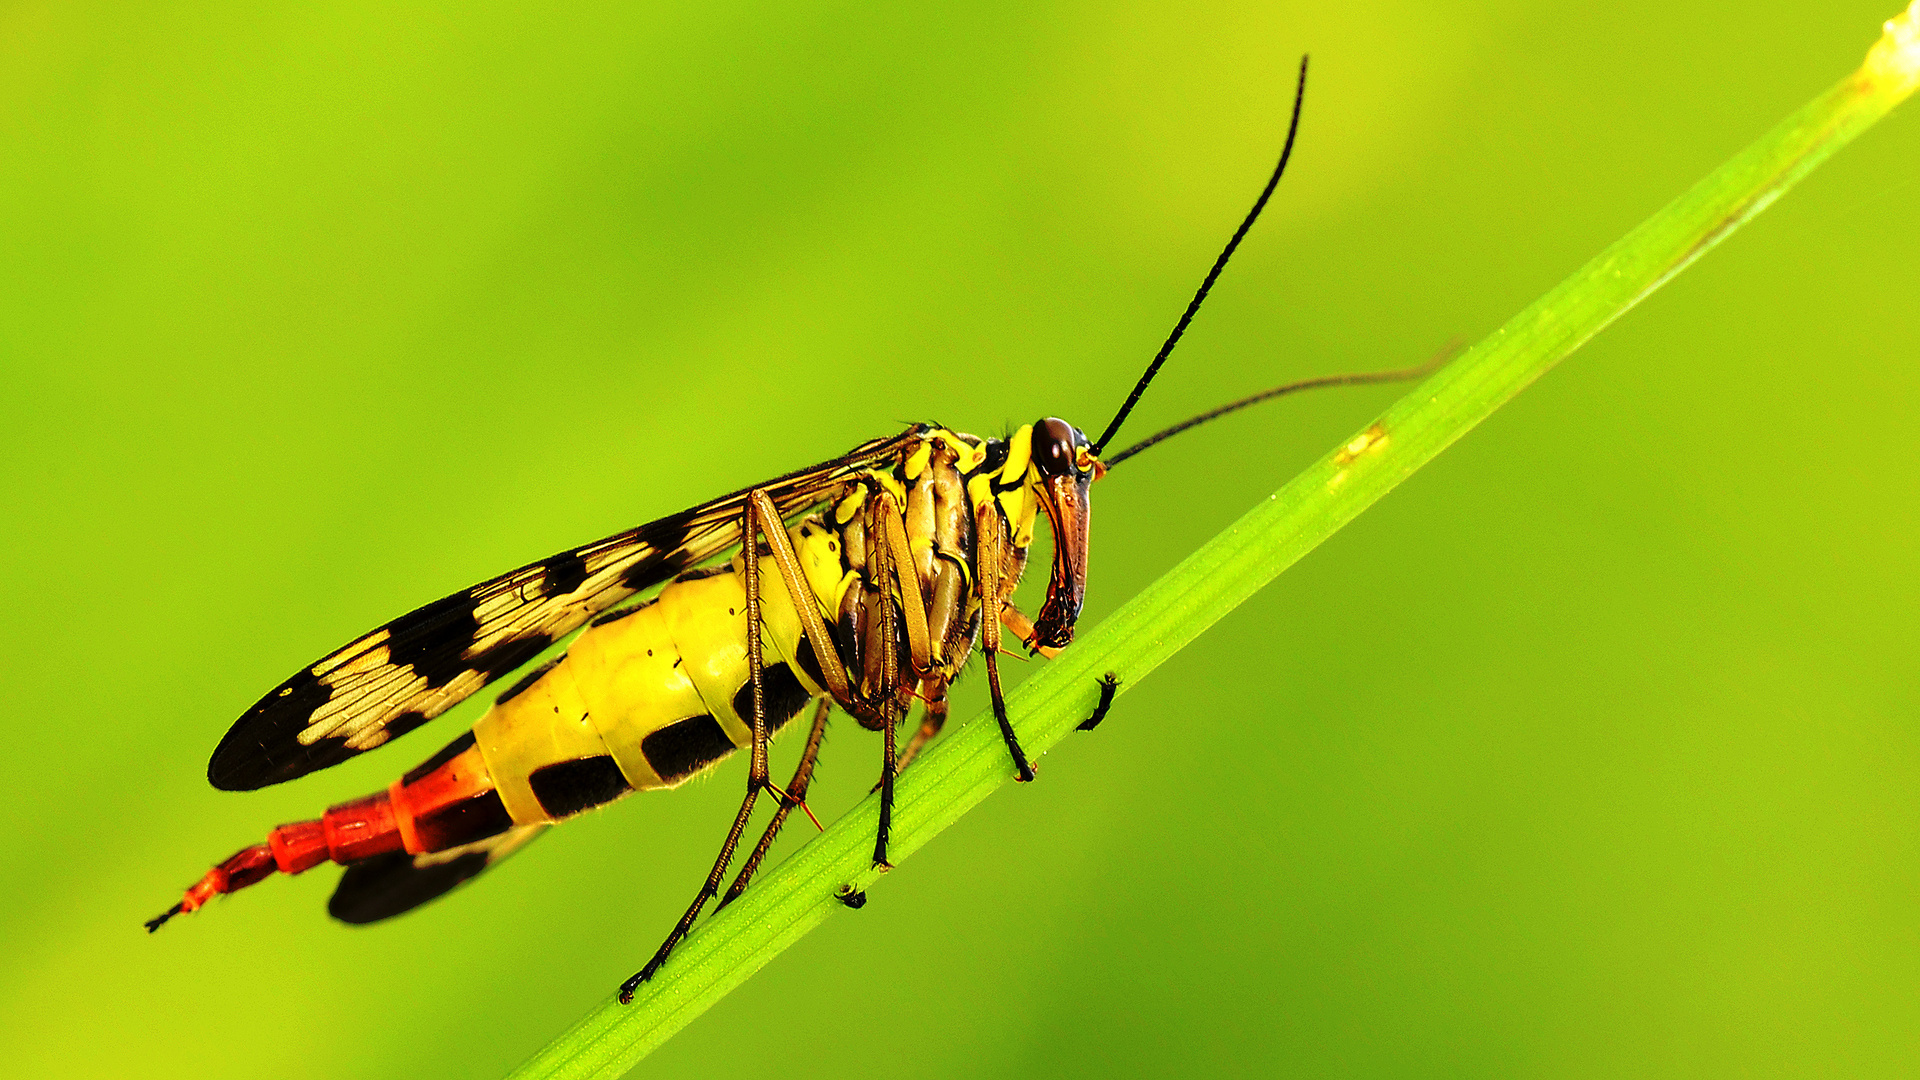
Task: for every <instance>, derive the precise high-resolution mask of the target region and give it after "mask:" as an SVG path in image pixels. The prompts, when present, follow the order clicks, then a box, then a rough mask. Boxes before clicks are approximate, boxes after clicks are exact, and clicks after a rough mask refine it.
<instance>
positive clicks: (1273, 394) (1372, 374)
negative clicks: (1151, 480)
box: [1103, 338, 1464, 469]
mask: <svg viewBox="0 0 1920 1080" xmlns="http://www.w3.org/2000/svg"><path fill="white" fill-rule="evenodd" d="M1463 344H1464V343H1463V342H1462V341H1461V340H1460V339H1458V338H1456V339H1454V340H1453V341H1450V342H1448V343H1447V344H1446V345H1445V346H1444V347H1442V348H1441V350H1440V351H1439V352H1437V353H1435V354H1433V356H1431V357H1429V358H1428V359H1427V360H1426V362H1425V363H1421V364H1418V365H1415V366H1414V367H1409V368H1394V369H1393V370H1391V371H1355V372H1349V373H1347V374H1344V375H1318V376H1315V377H1314V378H1311V379H1301V380H1300V381H1299V382H1290V383H1286V384H1284V385H1281V386H1276V387H1274V388H1273V389H1271V390H1262V391H1260V392H1259V393H1257V394H1248V395H1247V396H1246V397H1243V398H1241V399H1240V400H1239V401H1229V402H1227V403H1226V404H1225V405H1222V406H1220V407H1219V408H1217V409H1208V410H1207V411H1206V412H1203V413H1201V414H1200V415H1199V416H1194V417H1189V418H1187V419H1185V420H1182V421H1180V422H1179V423H1177V424H1175V425H1173V426H1172V427H1170V428H1165V429H1162V430H1160V431H1156V432H1154V433H1153V434H1152V435H1149V436H1147V437H1146V438H1144V439H1141V440H1140V441H1139V442H1137V443H1134V444H1133V445H1132V446H1129V447H1127V448H1126V449H1125V450H1122V451H1120V452H1119V453H1117V454H1115V455H1113V456H1112V457H1110V458H1105V459H1103V464H1105V465H1106V467H1107V468H1108V469H1112V468H1113V467H1114V466H1115V465H1118V464H1120V463H1121V462H1123V461H1125V460H1127V459H1128V458H1130V457H1132V456H1133V455H1135V454H1137V453H1139V452H1140V451H1142V450H1145V449H1146V448H1147V447H1149V446H1152V445H1153V444H1154V443H1157V442H1160V441H1161V440H1163V439H1171V438H1173V437H1174V436H1175V435H1178V434H1180V433H1181V432H1183V431H1185V430H1187V429H1188V428H1190V427H1198V426H1200V425H1201V424H1204V423H1206V422H1207V421H1209V420H1218V419H1219V418H1221V417H1223V416H1225V415H1227V414H1228V413H1231V412H1239V411H1240V410H1241V409H1244V408H1246V407H1247V406H1249V405H1258V404H1260V403H1261V402H1263V401H1271V400H1273V399H1274V398H1277V397H1285V396H1286V395H1288V394H1295V393H1299V392H1300V391H1302V390H1318V389H1320V388H1321V387H1323V386H1364V385H1366V384H1367V383H1384V382H1402V381H1405V380H1407V379H1417V378H1419V377H1420V376H1422V375H1431V374H1433V373H1434V372H1435V371H1438V370H1439V369H1440V365H1442V364H1444V363H1446V362H1447V361H1448V360H1451V359H1453V357H1454V355H1455V354H1457V353H1458V352H1459V351H1460V349H1461V347H1462V345H1463Z"/></svg>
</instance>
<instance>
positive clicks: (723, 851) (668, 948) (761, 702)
mask: <svg viewBox="0 0 1920 1080" xmlns="http://www.w3.org/2000/svg"><path fill="white" fill-rule="evenodd" d="M763 501H764V502H768V503H769V505H770V500H767V498H766V495H765V493H764V492H760V491H755V492H753V493H752V495H751V496H750V497H749V498H748V500H747V505H746V506H745V507H743V508H742V509H741V512H740V536H741V548H740V550H741V551H742V552H743V557H742V558H741V560H740V564H741V569H742V572H743V573H744V574H745V576H746V592H747V682H748V684H749V685H751V686H752V687H753V755H752V763H751V765H750V766H749V767H748V770H747V794H746V797H745V798H743V799H741V800H740V812H739V813H737V814H735V815H734V818H733V827H732V828H730V829H728V830H727V839H726V841H725V842H724V843H722V844H721V845H720V855H719V857H718V858H716V859H715V860H714V862H713V869H712V870H711V871H710V872H709V873H708V874H707V880H706V881H705V882H704V883H703V884H701V886H700V892H699V893H698V894H696V895H695V896H694V898H693V904H692V905H691V906H689V907H688V908H687V913H686V914H685V915H682V916H680V921H679V922H678V923H676V924H675V925H674V928H673V932H672V933H670V934H668V935H667V940H666V941H664V942H662V943H661V944H660V949H659V951H658V952H655V953H654V954H653V959H651V960H649V961H647V965H646V966H645V967H643V968H641V969H640V970H639V971H638V972H636V973H635V974H634V975H633V977H632V978H629V979H628V980H627V981H626V982H624V983H621V984H620V1004H622V1005H626V1004H630V1003H631V1002H632V1001H633V995H634V992H635V991H637V990H638V989H640V984H641V983H643V982H646V981H647V980H648V979H651V978H653V973H654V972H656V971H659V970H660V965H662V964H664V963H666V962H667V956H668V954H670V953H672V952H673V948H674V946H676V945H678V944H680V942H681V940H682V939H684V938H685V937H686V936H687V932H688V931H690V930H692V929H693V923H694V920H696V919H698V918H699V917H700V909H701V908H704V907H706V906H707V901H709V900H711V899H713V898H714V896H716V895H717V894H718V893H719V892H720V883H721V882H722V881H725V880H726V877H727V864H728V863H730V862H732V861H733V852H734V849H736V848H738V847H739V846H740V836H741V834H742V833H744V832H746V829H747V820H748V819H749V818H751V817H752V816H753V804H754V800H756V799H757V798H759V796H760V791H761V789H762V788H767V789H771V790H774V791H775V792H778V789H777V788H774V787H773V782H772V780H771V779H769V778H768V776H767V703H766V687H765V685H764V684H763V681H762V678H761V671H760V669H761V667H762V663H761V655H760V650H761V648H762V645H761V640H760V558H759V546H760V545H759V544H758V543H757V542H756V540H755V533H757V532H759V531H761V530H762V529H764V530H765V531H766V532H768V533H775V532H777V533H779V534H780V535H781V536H783V537H784V536H785V535H786V529H785V527H784V526H782V525H781V524H780V518H779V516H778V515H777V514H775V515H773V516H772V520H771V521H768V520H766V519H764V518H763V517H762V515H761V513H760V504H761V502H763ZM776 797H778V795H776ZM783 801H784V800H783Z"/></svg>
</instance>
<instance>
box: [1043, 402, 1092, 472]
mask: <svg viewBox="0 0 1920 1080" xmlns="http://www.w3.org/2000/svg"><path fill="white" fill-rule="evenodd" d="M1079 434H1080V433H1079V432H1077V431H1075V430H1074V429H1073V425H1072V424H1069V423H1067V422H1066V421H1065V420H1056V419H1054V418H1052V417H1048V418H1047V419H1045V420H1042V421H1040V422H1039V423H1037V424H1035V425H1033V465H1034V468H1036V469H1039V470H1040V475H1041V476H1072V475H1074V473H1075V472H1076V471H1077V470H1076V469H1075V468H1074V445H1075V440H1074V436H1076V435H1079ZM1080 441H1081V442H1085V441H1086V437H1085V436H1081V438H1080Z"/></svg>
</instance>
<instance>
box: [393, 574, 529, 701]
mask: <svg viewBox="0 0 1920 1080" xmlns="http://www.w3.org/2000/svg"><path fill="white" fill-rule="evenodd" d="M477 604H478V602H477V601H476V600H475V599H474V597H473V594H472V592H471V591H469V592H463V593H455V594H454V595H452V596H449V597H447V598H445V599H443V600H436V601H434V602H433V603H431V604H428V605H427V606H425V607H423V608H420V609H419V610H417V611H415V612H413V613H412V614H410V615H408V616H406V617H405V618H402V619H400V620H399V621H398V622H396V623H394V624H393V629H392V634H393V637H392V639H391V641H389V643H388V646H387V647H388V649H389V651H390V655H391V657H392V662H393V663H395V664H401V665H405V666H408V667H411V668H412V669H413V670H414V673H415V674H417V675H424V676H426V680H427V685H428V686H429V687H432V688H434V689H436V690H437V689H439V688H440V687H442V686H445V685H447V684H448V683H450V682H452V681H453V680H454V679H455V678H457V677H459V675H460V674H461V673H462V672H464V671H466V670H467V669H468V668H470V667H472V666H473V665H471V664H469V663H468V662H467V661H466V660H464V659H462V656H463V655H464V654H465V653H466V652H467V650H468V649H471V648H473V643H474V642H475V641H477V640H479V637H480V623H479V621H478V620H477V619H476V618H475V617H474V610H475V608H476V607H477ZM543 647H544V646H543Z"/></svg>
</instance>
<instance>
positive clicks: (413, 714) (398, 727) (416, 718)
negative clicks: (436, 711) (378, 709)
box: [385, 709, 428, 739]
mask: <svg viewBox="0 0 1920 1080" xmlns="http://www.w3.org/2000/svg"><path fill="white" fill-rule="evenodd" d="M427 720H428V716H427V714H426V713H423V712H421V711H419V710H418V709H408V710H407V711H406V712H403V713H395V714H394V716H393V719H391V720H389V721H387V723H386V726H385V731H386V733H387V738H388V739H397V738H399V737H400V736H402V735H405V734H406V733H407V732H409V731H412V730H413V729H414V728H417V727H419V726H420V725H421V724H424V723H426V722H427Z"/></svg>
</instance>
